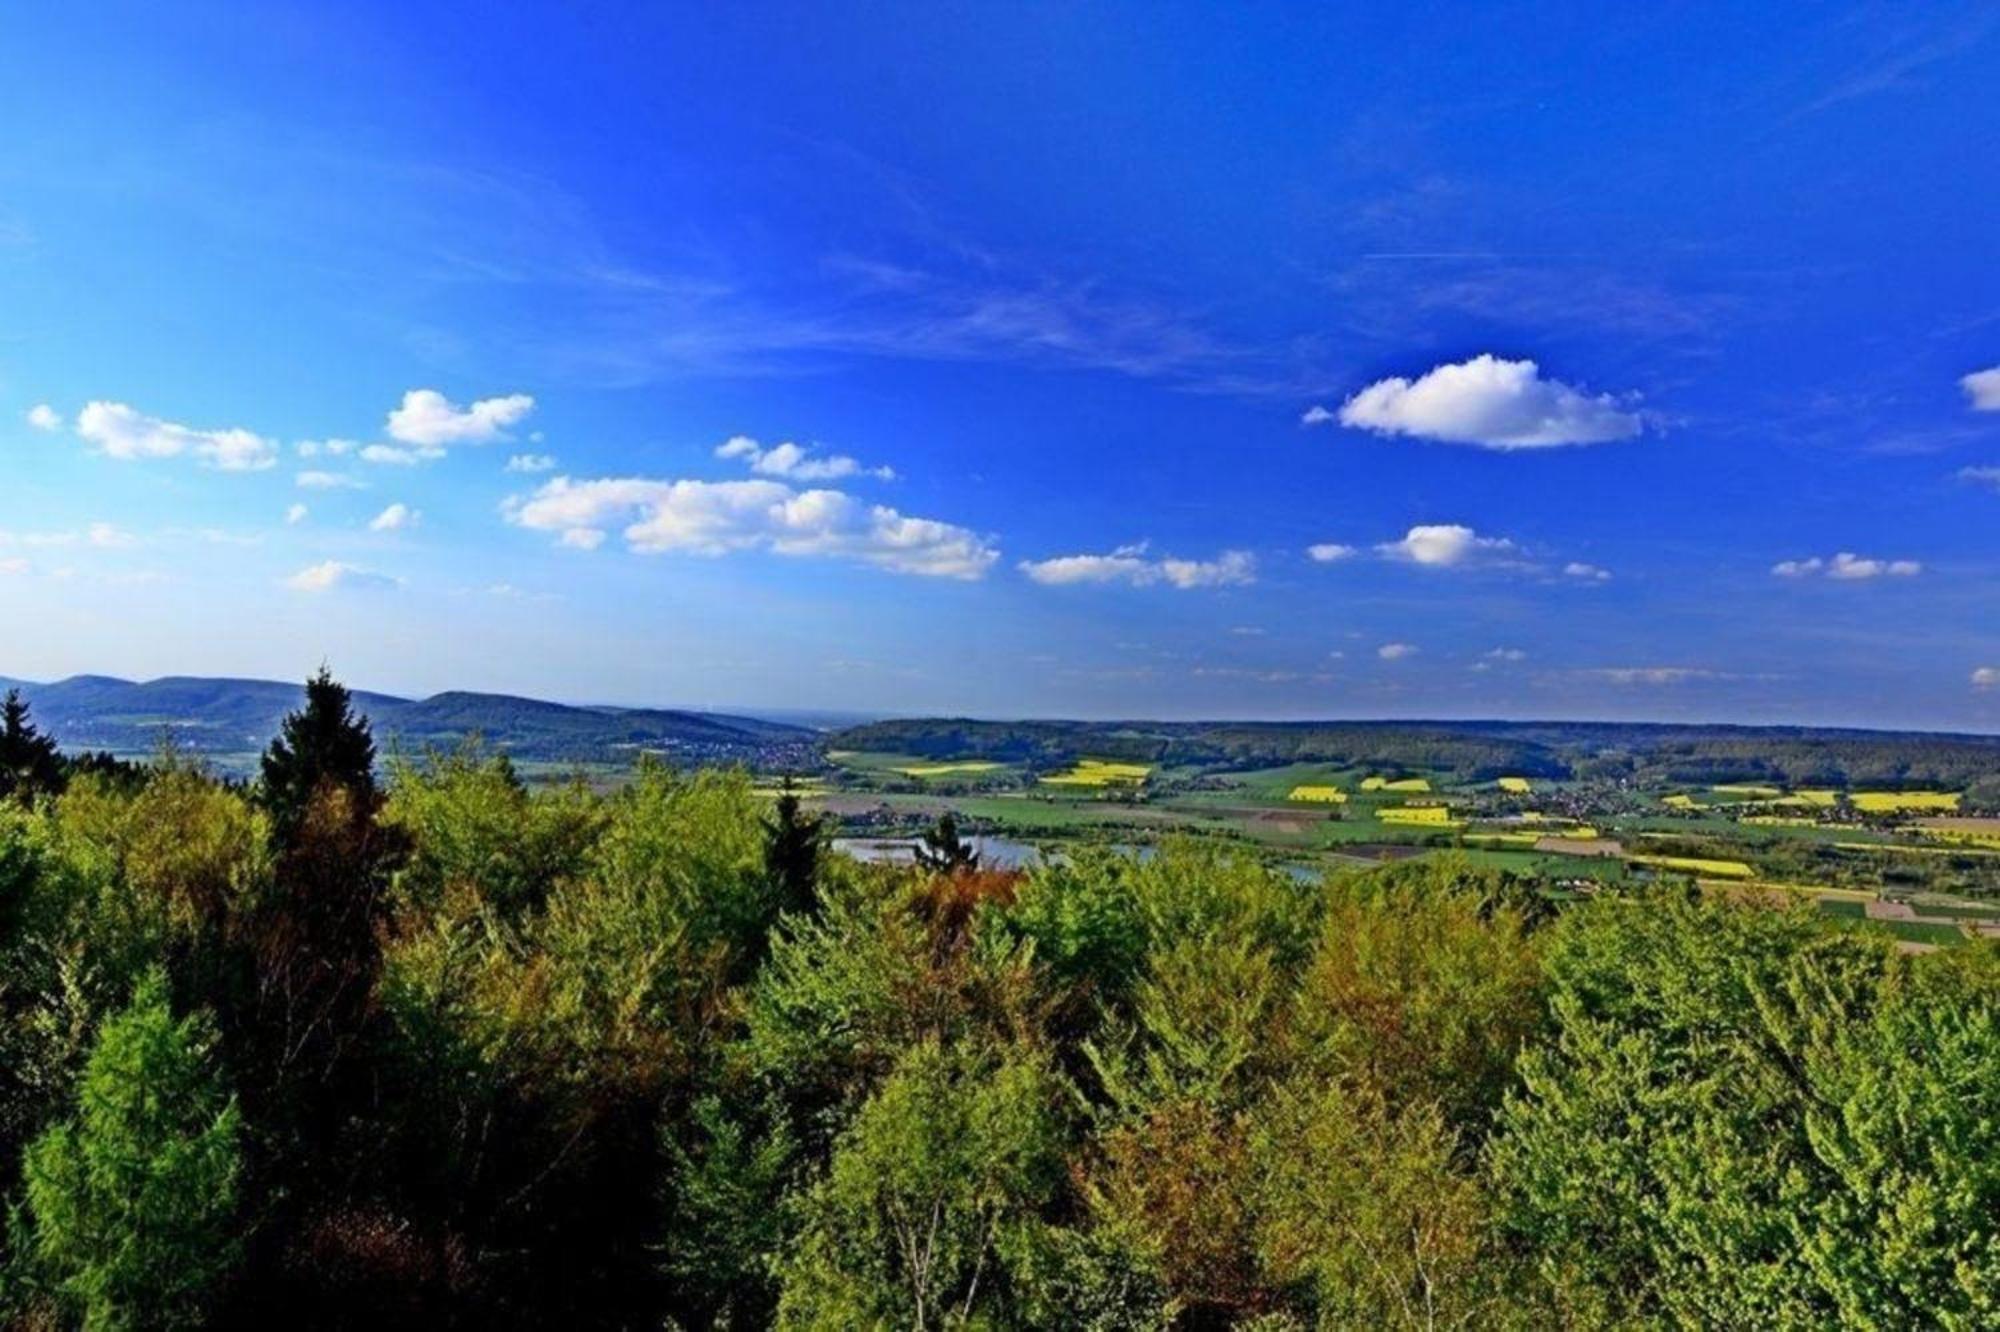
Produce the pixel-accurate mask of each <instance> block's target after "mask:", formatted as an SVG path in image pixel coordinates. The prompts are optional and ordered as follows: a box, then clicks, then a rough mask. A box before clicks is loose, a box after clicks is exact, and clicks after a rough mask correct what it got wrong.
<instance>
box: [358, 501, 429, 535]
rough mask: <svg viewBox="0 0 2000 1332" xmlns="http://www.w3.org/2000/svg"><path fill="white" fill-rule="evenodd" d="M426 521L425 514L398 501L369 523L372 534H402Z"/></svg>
mask: <svg viewBox="0 0 2000 1332" xmlns="http://www.w3.org/2000/svg"><path fill="white" fill-rule="evenodd" d="M423 520H424V516H423V514H421V513H419V512H417V511H416V510H415V509H412V508H411V507H410V506H409V505H407V504H405V503H403V502H402V501H401V500H398V501H397V502H396V503H394V504H391V505H390V506H389V507H388V508H386V509H384V510H382V512H380V513H378V514H376V515H375V517H374V518H372V519H371V520H370V521H369V523H368V530H369V531H371V532H400V531H403V530H404V529H405V528H410V527H415V526H416V525H417V524H418V523H420V522H422V521H423Z"/></svg>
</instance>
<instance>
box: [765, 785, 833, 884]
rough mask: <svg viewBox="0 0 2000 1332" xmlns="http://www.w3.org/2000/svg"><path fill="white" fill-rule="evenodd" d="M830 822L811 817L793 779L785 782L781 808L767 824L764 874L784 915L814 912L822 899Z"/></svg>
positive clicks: (780, 801) (780, 793)
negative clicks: (824, 838) (824, 839)
mask: <svg viewBox="0 0 2000 1332" xmlns="http://www.w3.org/2000/svg"><path fill="white" fill-rule="evenodd" d="M825 823H826V820H825V818H824V816H822V815H817V814H814V815H807V814H806V813H805V812H804V810H803V809H802V807H801V806H800V804H799V796H798V792H797V791H795V790H793V789H792V779H791V778H790V777H787V778H785V785H784V789H783V790H782V791H780V792H779V794H778V807H777V809H776V810H775V811H774V812H773V814H772V817H771V818H769V819H766V820H765V821H764V872H765V873H766V874H767V875H769V876H770V879H771V886H772V888H773V890H774V891H775V892H776V893H777V898H778V909H779V910H781V911H810V910H811V909H812V907H813V906H814V904H815V903H816V902H817V901H818V900H819V899H818V883H819V852H820V841H821V835H822V832H823V831H824V826H825Z"/></svg>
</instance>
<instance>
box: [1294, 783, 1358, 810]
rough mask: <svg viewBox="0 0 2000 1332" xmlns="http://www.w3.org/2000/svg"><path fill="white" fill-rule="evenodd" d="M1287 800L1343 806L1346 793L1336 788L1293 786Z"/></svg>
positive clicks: (1345, 801)
mask: <svg viewBox="0 0 2000 1332" xmlns="http://www.w3.org/2000/svg"><path fill="white" fill-rule="evenodd" d="M1285 798H1286V799H1287V800H1310V801H1313V802H1315V803H1317V804H1322V805H1344V804H1346V803H1347V792H1345V791H1343V790H1341V789H1340V788H1339V787H1337V786H1294V787H1293V788H1292V793H1291V794H1290V795H1289V796H1287V797H1285Z"/></svg>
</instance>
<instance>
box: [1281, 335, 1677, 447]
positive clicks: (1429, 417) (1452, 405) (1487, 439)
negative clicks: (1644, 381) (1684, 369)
mask: <svg viewBox="0 0 2000 1332" xmlns="http://www.w3.org/2000/svg"><path fill="white" fill-rule="evenodd" d="M1307 416H1308V417H1311V416H1312V413H1310V412H1309V413H1307ZM1325 419H1326V417H1325V416H1320V417H1317V418H1314V420H1325ZM1314 420H1308V421H1307V424H1313V423H1314ZM1339 421H1340V423H1341V424H1342V425H1344V426H1350V427H1353V428H1355V429H1358V430H1370V431H1373V432H1375V433H1376V434H1379V435H1408V436H1411V437H1413V438H1416V439H1429V440H1436V441H1438V442H1440V443H1445V444H1471V445H1475V446H1477V447H1479V448H1486V449H1502V450H1507V449H1542V448H1555V447H1559V446H1561V445H1565V444H1602V443H1606V442H1608V441H1611V440H1619V439H1631V438H1632V437H1634V436H1635V435H1637V434H1639V433H1640V432H1641V431H1642V430H1644V429H1645V421H1644V419H1643V418H1642V417H1641V416H1640V415H1639V414H1638V413H1637V412H1635V411H1631V410H1629V409H1628V408H1627V406H1626V405H1625V404H1623V403H1622V402H1620V400H1619V399H1617V398H1614V397H1612V396H1611V395H1610V394H1608V393H1600V394H1595V395H1593V394H1589V393H1585V392H1583V391H1582V390H1580V389H1576V388H1572V387H1571V386H1569V385H1568V384H1565V383H1563V382H1561V381H1560V380H1555V379H1544V378H1543V377H1542V375H1541V371H1540V369H1539V368H1538V367H1537V366H1536V365H1535V363H1534V362H1533V361H1528V360H1521V361H1504V360H1501V359H1500V358H1499V357H1496V356H1491V355H1481V356H1475V357H1473V358H1472V359H1471V360H1469V361H1464V362H1461V363H1459V364H1456V365H1441V366H1438V367H1437V368H1436V369H1434V370H1432V371H1430V372H1429V373H1428V374H1425V375H1423V376H1421V377H1419V378H1417V379H1415V380H1410V379H1405V378H1402V377H1401V376H1396V377H1394V378H1390V379H1384V380H1379V381H1377V382H1376V383H1373V384H1370V385H1369V386H1368V387H1366V388H1364V389H1362V390H1361V391H1360V392H1358V393H1356V394H1355V395H1354V396H1353V397H1351V398H1349V399H1348V400H1347V401H1346V402H1345V403H1343V404H1341V408H1340V412H1339Z"/></svg>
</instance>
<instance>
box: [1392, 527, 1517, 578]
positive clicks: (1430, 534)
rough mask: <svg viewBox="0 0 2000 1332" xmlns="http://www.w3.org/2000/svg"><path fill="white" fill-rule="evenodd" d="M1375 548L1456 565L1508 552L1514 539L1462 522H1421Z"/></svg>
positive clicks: (1414, 560)
mask: <svg viewBox="0 0 2000 1332" xmlns="http://www.w3.org/2000/svg"><path fill="white" fill-rule="evenodd" d="M1375 549H1376V551H1377V552H1378V553H1380V554H1381V555H1382V556H1384V557H1385V558H1387V559H1392V560H1403V561H1406V562H1408V563H1410V564H1421V565H1424V566H1426V567H1428V568H1433V569H1456V568H1460V567H1462V566H1465V565H1469V564H1475V563H1478V562H1479V561H1481V560H1485V559H1490V558H1492V557H1494V556H1500V555H1505V554H1507V553H1509V552H1511V551H1512V550H1513V549H1514V543H1513V542H1511V541H1509V540H1508V539H1507V538H1505V537H1483V536H1481V535H1479V533H1477V532H1475V531H1473V530H1472V529H1471V528H1469V527H1466V526H1464V525H1463V524H1460V523H1421V524H1419V525H1417V526H1416V527H1412V528H1411V529H1410V530H1409V531H1408V532H1407V533H1406V534H1404V536H1403V538H1402V539H1401V540H1400V541H1384V542H1382V543H1381V544H1379V545H1377V546H1376V547H1375Z"/></svg>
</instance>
